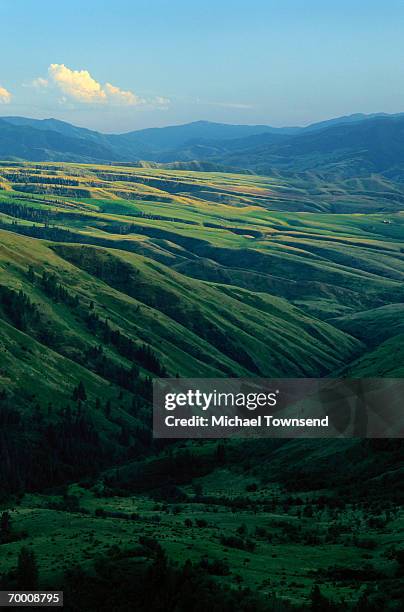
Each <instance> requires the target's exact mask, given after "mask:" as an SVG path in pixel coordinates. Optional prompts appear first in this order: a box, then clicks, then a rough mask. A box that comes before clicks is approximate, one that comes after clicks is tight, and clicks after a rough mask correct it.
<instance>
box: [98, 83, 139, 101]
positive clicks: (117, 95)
mask: <svg viewBox="0 0 404 612" xmlns="http://www.w3.org/2000/svg"><path fill="white" fill-rule="evenodd" d="M104 92H105V94H106V96H107V98H108V99H110V100H111V101H113V102H116V103H118V104H124V105H128V106H135V105H136V104H145V102H146V100H144V99H143V98H140V97H139V96H137V95H136V94H134V93H133V92H132V91H124V90H123V89H120V88H119V87H115V85H111V83H105V87H104Z"/></svg>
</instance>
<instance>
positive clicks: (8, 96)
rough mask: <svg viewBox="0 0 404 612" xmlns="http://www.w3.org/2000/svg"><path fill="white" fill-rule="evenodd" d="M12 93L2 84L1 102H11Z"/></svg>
mask: <svg viewBox="0 0 404 612" xmlns="http://www.w3.org/2000/svg"><path fill="white" fill-rule="evenodd" d="M10 102H11V93H10V92H9V91H7V89H6V88H5V87H2V86H1V85H0V104H10Z"/></svg>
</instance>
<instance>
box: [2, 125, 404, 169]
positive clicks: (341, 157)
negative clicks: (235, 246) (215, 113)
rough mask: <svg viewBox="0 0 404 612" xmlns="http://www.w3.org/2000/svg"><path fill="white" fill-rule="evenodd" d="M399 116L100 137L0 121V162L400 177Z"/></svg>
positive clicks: (403, 164)
mask: <svg viewBox="0 0 404 612" xmlns="http://www.w3.org/2000/svg"><path fill="white" fill-rule="evenodd" d="M403 137H404V113H403V114H401V113H400V114H398V115H386V114H383V113H380V114H374V115H363V114H355V115H350V116H346V117H339V118H336V119H331V120H329V121H322V122H320V123H315V124H312V125H310V126H308V127H305V128H302V127H284V128H274V127H270V126H266V125H230V124H222V123H211V122H208V121H197V122H194V123H188V124H184V125H177V126H169V127H163V128H150V129H143V130H137V131H134V132H128V133H125V134H102V133H100V132H95V131H92V130H88V129H85V128H80V127H77V126H74V125H71V124H69V123H66V122H64V121H58V120H56V119H43V120H38V119H29V118H25V117H2V118H1V119H0V159H7V160H13V159H14V160H30V161H66V162H69V161H74V162H82V163H105V162H107V163H110V162H120V163H123V162H126V163H135V162H140V161H142V160H145V161H149V162H156V163H163V164H167V163H173V162H180V163H181V164H182V165H183V167H187V165H189V163H190V162H195V161H197V162H202V163H204V164H207V165H208V167H209V169H210V170H212V169H214V168H217V169H229V168H230V169H233V170H244V171H250V172H251V171H252V172H258V173H271V172H276V171H284V172H285V171H287V172H302V171H311V172H317V173H322V174H325V175H332V176H335V175H339V176H340V177H343V178H346V177H350V176H364V175H369V174H372V173H384V174H387V175H389V176H390V177H391V178H396V179H397V178H398V179H401V178H404V145H403V143H404V138H403Z"/></svg>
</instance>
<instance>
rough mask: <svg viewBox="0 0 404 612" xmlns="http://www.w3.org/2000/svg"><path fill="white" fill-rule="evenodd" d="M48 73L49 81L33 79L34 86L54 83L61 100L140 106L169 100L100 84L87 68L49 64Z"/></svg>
mask: <svg viewBox="0 0 404 612" xmlns="http://www.w3.org/2000/svg"><path fill="white" fill-rule="evenodd" d="M48 74H49V81H48V80H46V79H42V78H39V79H35V83H36V86H37V87H46V86H48V85H49V84H53V85H55V86H56V87H57V88H58V89H60V91H61V92H62V93H63V98H62V100H63V101H66V100H68V99H70V100H75V101H77V102H81V103H86V104H110V105H111V106H114V105H116V106H141V105H147V104H150V103H152V104H156V103H157V104H158V105H167V104H168V102H169V100H168V99H167V98H162V97H160V96H159V97H157V98H155V99H154V100H151V101H149V100H146V99H145V98H142V97H140V96H138V95H137V94H135V93H134V92H133V91H126V90H124V89H121V88H120V87H117V86H116V85H112V83H108V82H107V83H105V84H104V85H101V83H99V82H98V81H96V80H95V79H94V78H93V77H92V76H91V74H90V73H89V71H88V70H71V69H70V68H68V67H67V66H65V65H64V64H51V65H50V66H49V69H48ZM156 101H157V102H156Z"/></svg>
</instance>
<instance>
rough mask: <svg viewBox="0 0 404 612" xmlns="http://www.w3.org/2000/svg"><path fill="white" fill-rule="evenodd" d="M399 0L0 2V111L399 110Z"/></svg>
mask: <svg viewBox="0 0 404 612" xmlns="http://www.w3.org/2000/svg"><path fill="white" fill-rule="evenodd" d="M403 26H404V0H384V2H382V0H338V1H337V0H249V1H248V2H246V1H245V0H214V1H212V0H165V1H164V0H114V1H113V2H111V0H68V1H66V0H59V1H58V2H55V0H52V1H50V0H40V2H38V0H0V27H1V30H0V116H7V115H20V116H25V117H34V118H40V119H41V118H48V117H55V118H57V119H61V120H65V121H69V122H70V123H74V124H75V125H79V126H83V127H88V128H90V129H96V130H99V131H103V132H125V131H130V130H134V129H140V128H144V127H154V126H163V125H173V124H181V123H187V122H189V121H197V120H209V121H218V122H224V123H243V124H267V125H273V126H284V125H307V124H309V123H313V122H315V121H321V120H324V119H328V118H331V117H336V116H341V115H347V114H351V113H356V112H363V113H372V112H381V111H383V112H387V113H395V112H402V111H404V61H403V60H404V36H403V34H402V33H403V31H404V27H403Z"/></svg>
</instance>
